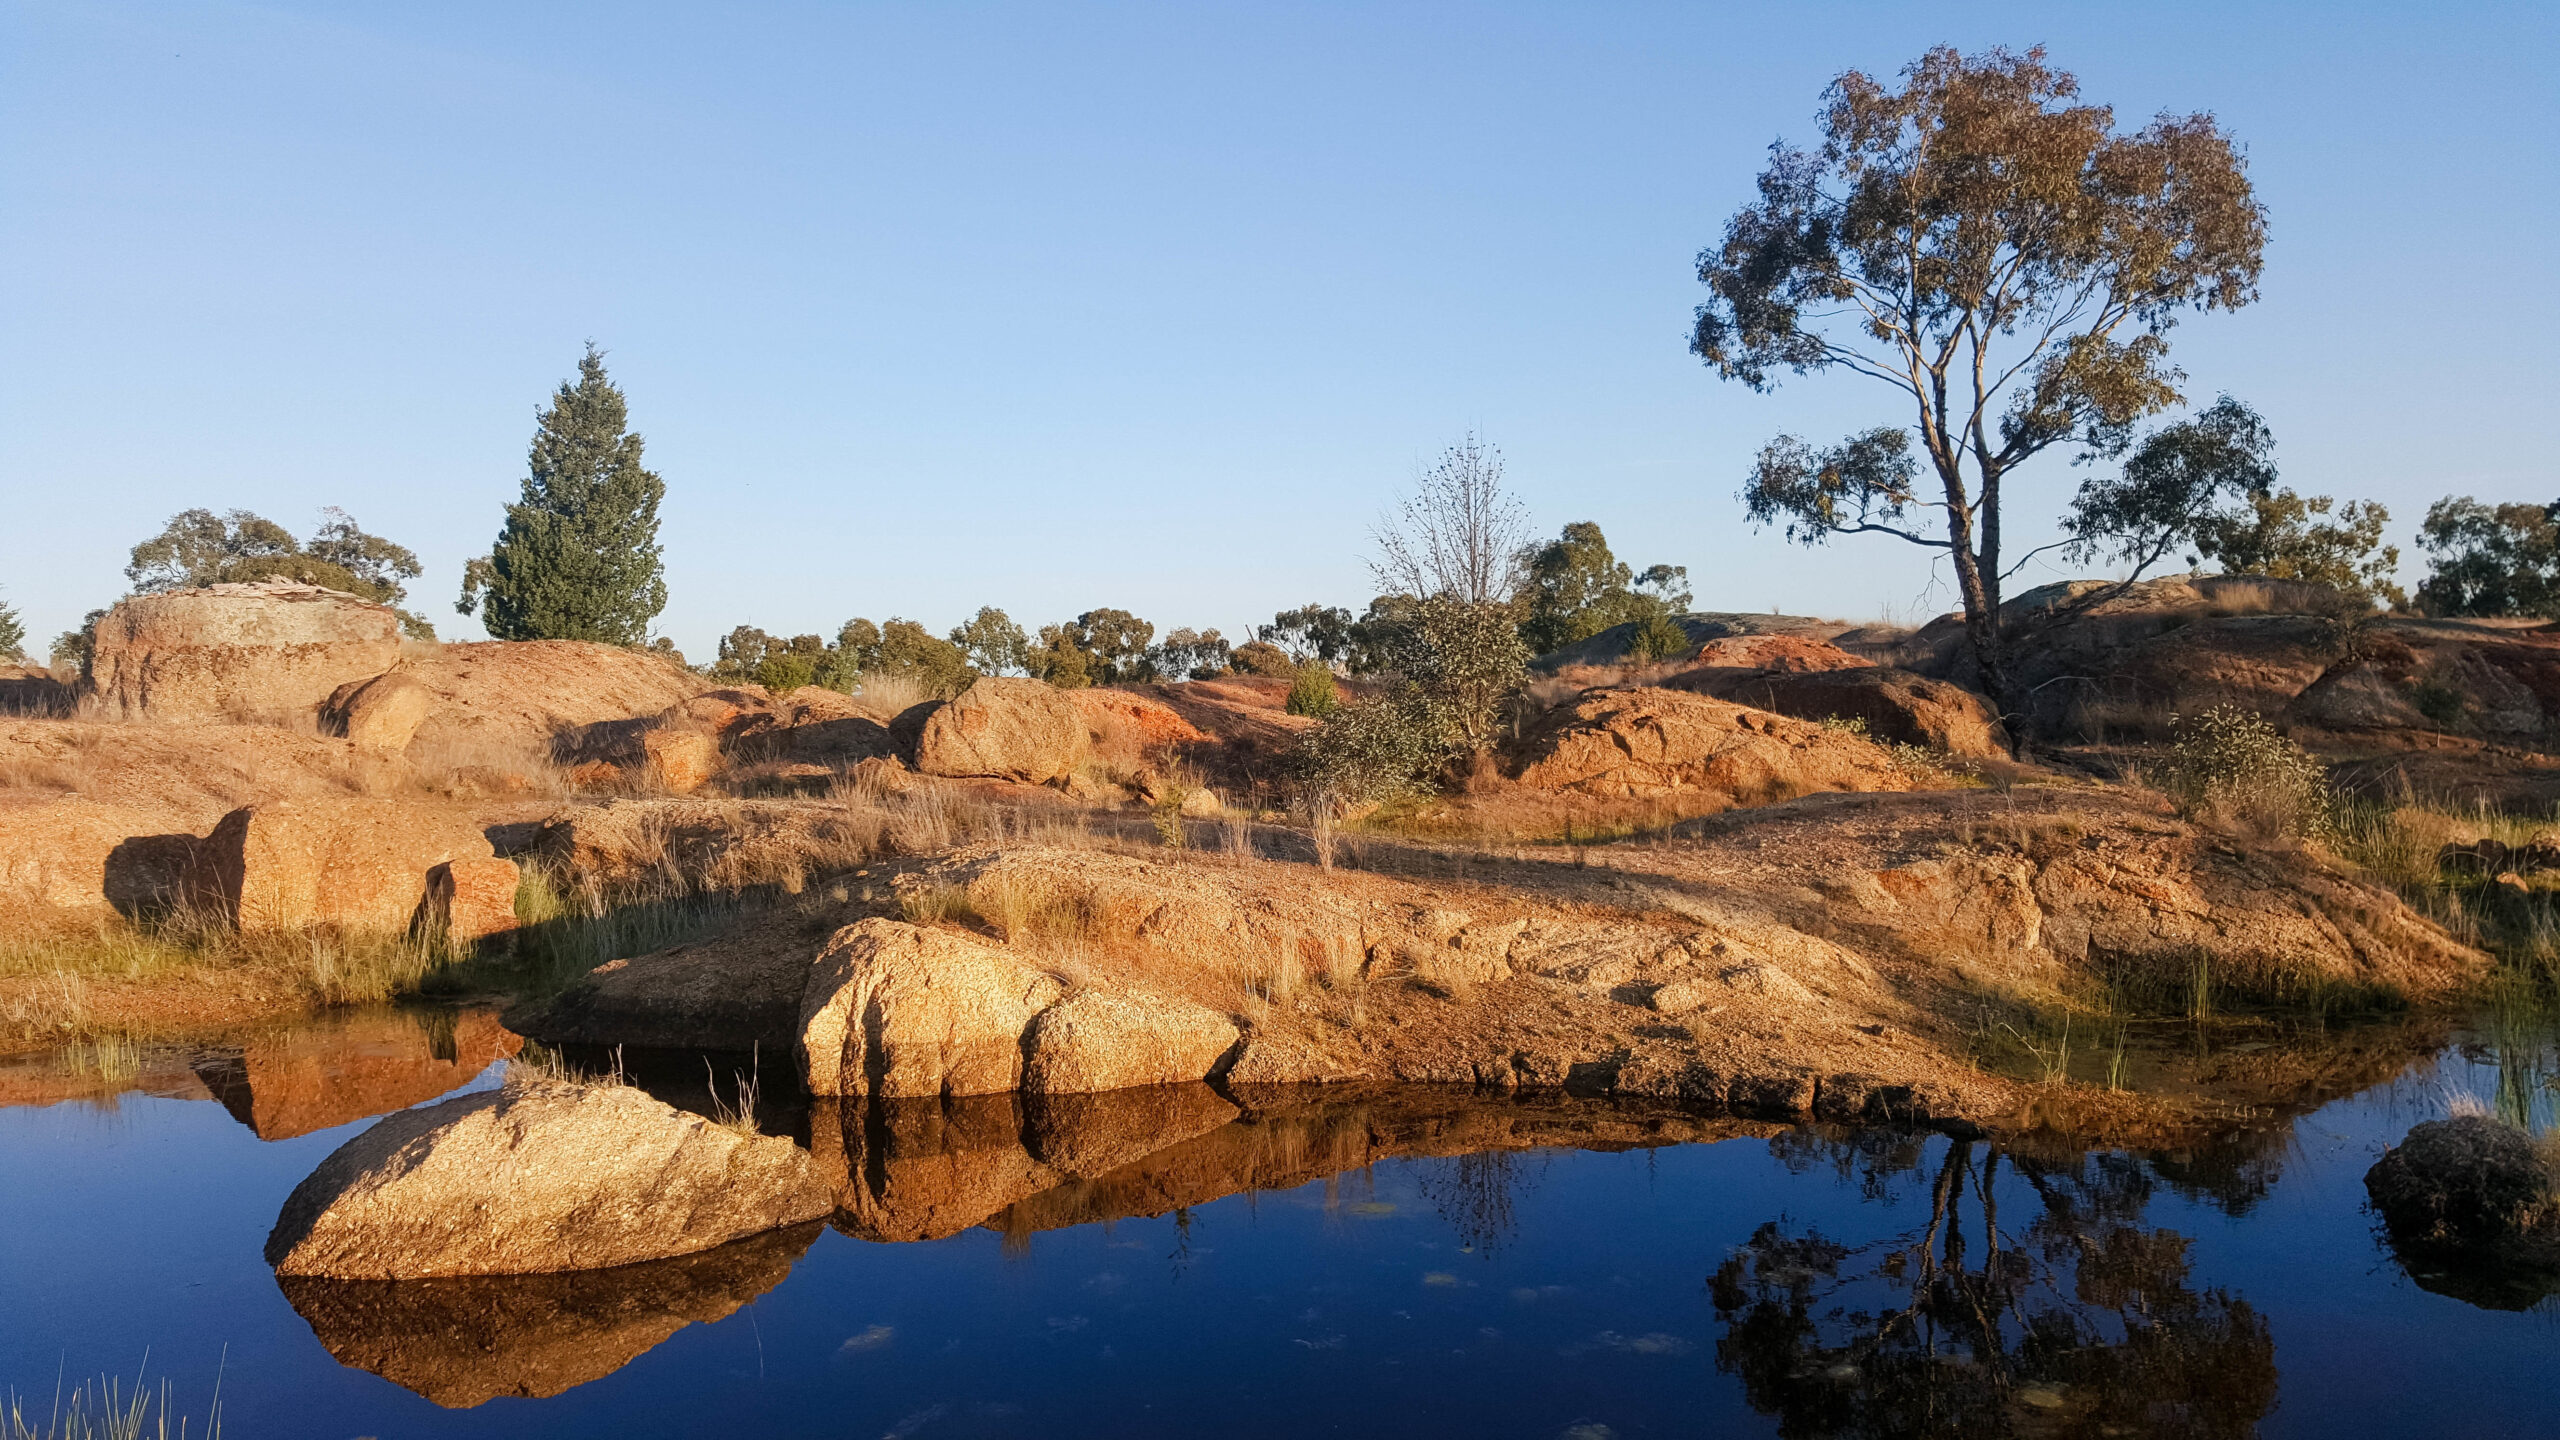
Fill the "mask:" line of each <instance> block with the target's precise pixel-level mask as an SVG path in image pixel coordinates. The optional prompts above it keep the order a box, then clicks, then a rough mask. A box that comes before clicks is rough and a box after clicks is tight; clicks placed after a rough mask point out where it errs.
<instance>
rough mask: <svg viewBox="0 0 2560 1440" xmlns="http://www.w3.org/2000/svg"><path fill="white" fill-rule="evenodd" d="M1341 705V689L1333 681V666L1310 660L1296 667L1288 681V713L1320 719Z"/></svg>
mask: <svg viewBox="0 0 2560 1440" xmlns="http://www.w3.org/2000/svg"><path fill="white" fill-rule="evenodd" d="M1341 706H1342V695H1341V691H1340V690H1338V689H1337V688H1336V687H1335V685H1334V683H1333V667H1331V666H1329V665H1327V664H1325V663H1324V662H1323V661H1321V660H1310V661H1308V662H1307V663H1306V664H1304V665H1301V666H1299V667H1298V669H1297V673H1296V676H1295V678H1294V679H1292V680H1291V681H1290V682H1289V713H1290V714H1292V715H1312V716H1314V717H1315V718H1316V719H1318V720H1321V719H1323V718H1324V717H1326V716H1327V715H1330V714H1332V713H1333V712H1334V711H1335V710H1338V709H1340V708H1341Z"/></svg>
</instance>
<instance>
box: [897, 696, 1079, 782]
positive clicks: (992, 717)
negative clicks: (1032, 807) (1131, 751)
mask: <svg viewBox="0 0 2560 1440" xmlns="http://www.w3.org/2000/svg"><path fill="white" fill-rule="evenodd" d="M1089 743H1090V742H1089V741H1088V740H1087V738H1086V726H1085V714H1084V711H1083V709H1081V708H1080V707H1079V706H1078V705H1077V704H1076V702H1075V701H1073V700H1070V699H1068V698H1067V696H1066V695H1065V694H1064V693H1062V692H1061V691H1059V690H1057V689H1056V688H1055V687H1053V686H1051V685H1050V684H1049V683H1048V682H1046V681H1043V680H1026V679H1009V680H1007V679H989V680H980V681H979V682H978V683H976V684H974V685H972V686H970V687H969V688H968V689H967V690H964V691H962V692H961V694H960V698H959V699H957V700H954V701H952V702H951V703H949V704H947V705H944V706H942V707H940V708H939V709H937V710H935V711H934V712H933V713H932V715H931V716H930V717H929V718H928V719H926V721H925V722H924V729H923V732H922V733H921V734H920V735H918V736H917V738H916V769H918V770H920V771H922V772H923V773H925V774H927V775H942V776H948V777H951V778H954V779H961V778H991V779H998V780H1018V781H1022V782H1024V783H1026V784H1031V785H1045V784H1047V783H1049V782H1050V781H1052V780H1057V779H1061V778H1063V777H1065V776H1066V775H1067V774H1068V773H1069V772H1070V771H1072V770H1074V769H1075V768H1076V766H1077V765H1078V764H1080V763H1082V762H1083V760H1084V758H1085V755H1086V753H1087V750H1088V747H1089Z"/></svg>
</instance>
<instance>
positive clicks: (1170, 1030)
mask: <svg viewBox="0 0 2560 1440" xmlns="http://www.w3.org/2000/svg"><path fill="white" fill-rule="evenodd" d="M1237 1034H1238V1032H1237V1030H1236V1027H1235V1022H1234V1021H1231V1020H1229V1019H1228V1018H1227V1017H1226V1016H1224V1015H1221V1014H1219V1013H1218V1012H1216V1011H1214V1010H1211V1009H1209V1008H1207V1007H1205V1006H1201V1005H1194V1004H1192V1003H1191V1002H1190V1001H1187V1000H1177V999H1173V998H1172V997H1170V996H1164V995H1147V994H1132V993H1126V992H1122V993H1114V992H1110V991H1104V990H1083V991H1079V992H1077V993H1076V994H1075V995H1074V996H1073V997H1071V998H1069V999H1066V1000H1062V1001H1060V1002H1058V1003H1057V1004H1055V1005H1052V1006H1050V1007H1049V1008H1048V1009H1047V1010H1044V1011H1042V1012H1041V1013H1040V1015H1039V1016H1038V1018H1036V1019H1034V1020H1033V1021H1032V1022H1031V1030H1030V1034H1029V1035H1028V1036H1027V1037H1026V1038H1025V1040H1024V1046H1023V1048H1024V1050H1025V1052H1026V1054H1025V1058H1024V1060H1023V1066H1022V1086H1023V1088H1024V1089H1025V1090H1030V1091H1034V1092H1039V1093H1047V1094H1082V1093H1087V1092H1091V1091H1096V1090H1122V1089H1127V1088H1129V1087H1130V1086H1134V1085H1178V1084H1182V1083H1185V1082H1198V1081H1201V1080H1206V1079H1208V1078H1209V1076H1210V1074H1211V1072H1213V1071H1214V1070H1216V1069H1217V1066H1218V1062H1219V1061H1220V1060H1222V1059H1224V1058H1225V1057H1226V1055H1227V1052H1229V1051H1231V1050H1233V1049H1234V1048H1235V1044H1236V1039H1237Z"/></svg>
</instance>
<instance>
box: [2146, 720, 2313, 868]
mask: <svg viewBox="0 0 2560 1440" xmlns="http://www.w3.org/2000/svg"><path fill="white" fill-rule="evenodd" d="M2177 736H2178V738H2177V742H2176V743H2175V744H2174V745H2172V746H2171V747H2170V751H2169V761H2168V764H2167V766H2166V767H2165V768H2164V769H2163V770H2162V771H2161V773H2160V774H2159V776H2158V779H2159V781H2160V784H2161V788H2163V789H2165V790H2167V791H2168V792H2169V794H2170V795H2171V796H2172V797H2173V798H2175V799H2176V800H2177V801H2178V802H2179V804H2180V806H2181V807H2182V808H2183V809H2185V810H2186V811H2187V812H2188V813H2189V814H2191V815H2200V816H2204V817H2208V818H2212V819H2215V820H2219V821H2223V822H2225V823H2237V824H2240V825H2242V826H2245V827H2247V828H2250V829H2254V830H2257V831H2259V832H2261V833H2265V834H2278V835H2300V836H2305V837H2312V838H2317V837H2321V836H2325V835H2327V834H2329V833H2330V832H2331V831H2332V830H2333V829H2334V828H2335V825H2336V805H2335V802H2334V800H2333V798H2332V797H2331V795H2330V793H2329V771H2328V767H2327V766H2325V765H2322V764H2321V763H2320V762H2319V761H2318V760H2315V759H2313V758H2312V757H2311V756H2310V755H2309V754H2308V753H2306V752H2305V751H2304V750H2303V748H2302V747H2301V746H2299V745H2296V744H2294V743H2293V742H2292V741H2291V740H2288V739H2286V738H2285V737H2284V734H2283V733H2282V732H2281V731H2279V730H2277V729H2276V727H2275V726H2273V725H2271V724H2269V723H2267V720H2266V717H2265V716H2262V715H2260V714H2258V713H2257V712H2255V711H2252V710H2244V709H2242V708H2240V707H2238V706H2236V705H2217V706H2215V707H2213V708H2212V709H2210V710H2206V711H2204V712H2203V713H2201V714H2197V715H2192V716H2188V717H2186V718H2185V719H2183V720H2181V721H2179V723H2178V730H2177Z"/></svg>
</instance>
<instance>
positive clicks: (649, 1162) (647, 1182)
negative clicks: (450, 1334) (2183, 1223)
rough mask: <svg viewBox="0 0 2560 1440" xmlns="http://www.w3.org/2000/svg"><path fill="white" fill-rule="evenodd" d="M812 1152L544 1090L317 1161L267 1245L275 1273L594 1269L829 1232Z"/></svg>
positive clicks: (404, 1116) (565, 1089)
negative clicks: (790, 1232)
mask: <svg viewBox="0 0 2560 1440" xmlns="http://www.w3.org/2000/svg"><path fill="white" fill-rule="evenodd" d="M833 1205H834V1195H833V1192H832V1191H831V1190H830V1188H829V1187H828V1185H827V1183H826V1181H825V1178H824V1176H823V1175H822V1174H821V1172H820V1171H819V1169H818V1167H817V1165H816V1163H815V1162H814V1161H812V1160H811V1159H810V1157H809V1152H807V1151H805V1150H803V1149H801V1148H800V1147H798V1146H796V1145H794V1144H792V1143H791V1142H790V1141H788V1140H784V1139H777V1138H773V1137H769V1136H762V1135H751V1134H742V1133H740V1132H738V1131H736V1130H731V1129H727V1128H724V1127H722V1126H718V1125H714V1124H713V1123H711V1122H710V1121H708V1120H706V1119H704V1118H702V1117H701V1116H699V1115H692V1114H688V1113H686V1112H684V1111H682V1110H678V1109H676V1108H675V1107H674V1106H672V1105H668V1104H666V1103H664V1102H662V1101H659V1100H656V1099H653V1098H651V1097H650V1096H649V1095H647V1094H645V1093H643V1092H642V1091H639V1090H636V1089H632V1088H630V1087H628V1086H623V1085H586V1084H577V1083H572V1082H567V1081H538V1082H534V1083H530V1084H524V1085H513V1084H511V1085H509V1086H507V1087H506V1088H504V1089H499V1090H484V1091H481V1092H479V1093H477V1094H472V1095H461V1096H456V1097H455V1098H453V1099H451V1100H446V1101H444V1102H442V1103H440V1104H435V1105H428V1106H424V1107H422V1108H420V1109H416V1110H404V1111H402V1112H400V1113H399V1114H396V1115H393V1116H391V1117H389V1118H388V1119H385V1120H384V1121H382V1122H381V1123H380V1124H378V1125H375V1126H374V1127H373V1128H372V1129H370V1130H367V1131H366V1132H364V1133H363V1134H362V1135H359V1136H357V1137H356V1138H355V1139H353V1140H350V1141H348V1142H347V1143H346V1144H344V1145H342V1146H340V1147H338V1149H337V1150H336V1151H335V1152H334V1153H333V1154H331V1155H330V1156H329V1158H328V1159H326V1160H323V1161H321V1162H320V1167H319V1168H318V1169H316V1170H314V1171H312V1172H311V1174H310V1175H309V1176H308V1177H306V1178H305V1179H304V1180H303V1182H302V1183H301V1184H300V1185H297V1186H295V1187H294V1191H293V1194H292V1195H291V1196H289V1197H287V1198H286V1200H285V1203H284V1210H283V1213H281V1214H280V1215H279V1216H278V1217H277V1219H276V1225H275V1229H274V1231H273V1232H272V1233H270V1234H269V1235H268V1236H267V1248H266V1258H267V1263H268V1264H270V1265H272V1266H274V1267H275V1269H276V1273H278V1274H279V1275H318V1276H329V1277H333V1278H336V1279H342V1280H405V1279H412V1278H418V1277H425V1276H436V1275H531V1274H545V1273H551V1272H556V1271H566V1270H597V1269H603V1268H605V1267H607V1266H612V1265H632V1264H638V1263H640V1262H642V1261H646V1260H663V1259H666V1258H668V1257H669V1256H675V1255H690V1254H694V1253H696V1252H698V1251H703V1250H709V1249H712V1248H713V1247H715V1246H719V1245H725V1244H727V1243H729V1242H730V1241H732V1240H740V1239H744V1238H746V1237H747V1236H750V1235H761V1234H763V1233H765V1232H766V1231H769V1230H778V1229H781V1228H783V1227H784V1226H788V1225H797V1224H800V1223H803V1222H805V1221H810V1220H817V1219H822V1218H824V1217H825V1215H826V1214H827V1212H828V1211H829V1210H830V1209H831V1208H833Z"/></svg>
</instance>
